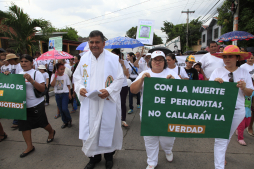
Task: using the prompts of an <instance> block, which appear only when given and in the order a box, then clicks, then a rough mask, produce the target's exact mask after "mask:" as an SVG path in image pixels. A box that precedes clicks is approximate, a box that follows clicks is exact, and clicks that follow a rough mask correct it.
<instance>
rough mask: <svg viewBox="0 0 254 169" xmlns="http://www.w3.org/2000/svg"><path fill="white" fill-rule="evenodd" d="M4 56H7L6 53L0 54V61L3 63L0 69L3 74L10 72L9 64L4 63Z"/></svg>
mask: <svg viewBox="0 0 254 169" xmlns="http://www.w3.org/2000/svg"><path fill="white" fill-rule="evenodd" d="M6 55H7V53H1V54H0V59H1V61H2V63H3V65H2V67H1V73H4V72H6V71H7V72H11V64H10V63H9V62H8V61H5V59H6Z"/></svg>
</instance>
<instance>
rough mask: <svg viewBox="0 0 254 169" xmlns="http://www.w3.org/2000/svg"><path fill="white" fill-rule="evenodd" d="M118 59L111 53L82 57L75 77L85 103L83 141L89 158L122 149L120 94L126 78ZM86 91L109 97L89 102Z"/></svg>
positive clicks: (81, 117) (82, 119)
mask: <svg viewBox="0 0 254 169" xmlns="http://www.w3.org/2000/svg"><path fill="white" fill-rule="evenodd" d="M118 59H119V57H118V56H117V55H115V54H112V53H110V52H109V51H107V50H103V52H102V53H101V54H100V56H99V57H98V58H97V59H96V57H95V56H94V55H93V54H92V52H91V51H89V52H87V53H86V54H85V55H84V56H83V57H82V58H81V60H80V62H79V65H78V67H77V69H76V71H75V72H74V75H73V78H74V84H75V92H76V94H77V96H78V98H79V100H80V103H81V107H80V120H79V123H80V124H79V138H80V139H81V140H83V148H82V150H83V152H84V153H85V154H86V156H88V157H91V156H94V155H97V154H102V153H109V152H113V151H115V150H121V148H122V141H123V133H122V128H121V99H120V91H121V88H122V84H123V80H124V75H123V71H122V67H121V65H120V63H119V61H118ZM109 77H110V78H109ZM111 78H112V79H111ZM108 79H109V80H108ZM82 88H85V89H86V90H87V92H91V91H94V90H101V89H106V90H107V91H108V93H109V97H108V98H107V99H101V98H98V99H97V100H94V99H89V98H87V97H83V96H81V95H80V89H82ZM109 123H110V124H109Z"/></svg>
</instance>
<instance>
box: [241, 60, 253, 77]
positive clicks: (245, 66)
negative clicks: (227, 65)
mask: <svg viewBox="0 0 254 169" xmlns="http://www.w3.org/2000/svg"><path fill="white" fill-rule="evenodd" d="M240 68H243V69H246V70H248V72H249V73H250V75H253V74H254V64H253V65H249V64H247V63H244V64H242V65H241V66H240Z"/></svg>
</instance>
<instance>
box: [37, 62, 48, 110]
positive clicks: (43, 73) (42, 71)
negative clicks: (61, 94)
mask: <svg viewBox="0 0 254 169" xmlns="http://www.w3.org/2000/svg"><path fill="white" fill-rule="evenodd" d="M38 70H39V71H40V72H41V73H42V75H43V77H44V81H45V90H46V91H45V92H44V93H45V96H46V101H45V102H46V103H45V106H48V105H49V74H48V73H47V72H46V71H47V69H46V67H45V66H44V65H39V67H38Z"/></svg>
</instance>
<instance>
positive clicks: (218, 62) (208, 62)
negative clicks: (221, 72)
mask: <svg viewBox="0 0 254 169" xmlns="http://www.w3.org/2000/svg"><path fill="white" fill-rule="evenodd" d="M217 49H218V45H217V43H216V42H215V41H211V42H210V44H209V50H210V52H209V53H207V54H205V55H203V56H202V57H201V59H200V60H199V62H200V63H201V65H202V67H201V68H202V70H203V72H204V75H205V77H204V79H205V80H209V78H210V76H211V74H212V72H213V71H214V70H215V69H216V68H219V67H223V66H224V63H223V61H222V59H219V58H217V57H215V56H213V54H214V53H216V52H217ZM202 70H201V71H202Z"/></svg>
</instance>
